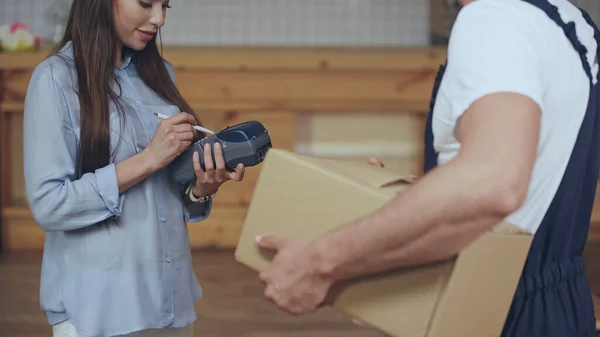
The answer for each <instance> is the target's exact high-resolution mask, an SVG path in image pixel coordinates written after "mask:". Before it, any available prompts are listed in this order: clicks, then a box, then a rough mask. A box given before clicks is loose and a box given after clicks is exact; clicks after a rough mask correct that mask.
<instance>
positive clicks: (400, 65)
mask: <svg viewBox="0 0 600 337" xmlns="http://www.w3.org/2000/svg"><path fill="white" fill-rule="evenodd" d="M164 57H165V58H166V59H167V60H169V62H170V63H171V64H173V66H175V67H176V68H188V69H190V68H193V69H219V70H242V71H255V70H286V69H295V70H302V71H310V70H324V71H326V70H354V71H355V70H362V71H381V70H385V71H389V70H405V69H420V68H437V67H438V66H439V65H440V64H442V63H444V61H445V59H446V50H445V48H428V47H426V48H381V49H376V48H318V49H316V48H315V49H293V48H260V47H259V48H252V47H244V48H196V47H193V48H186V47H175V48H168V49H165V51H164Z"/></svg>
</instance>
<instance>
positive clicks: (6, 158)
mask: <svg viewBox="0 0 600 337" xmlns="http://www.w3.org/2000/svg"><path fill="white" fill-rule="evenodd" d="M11 134H12V132H11V118H10V116H5V115H0V142H1V143H0V179H1V180H0V187H1V188H2V190H1V191H0V205H2V206H5V205H8V204H10V203H11V201H12V199H13V198H12V191H13V188H12V173H11V170H12V160H13V159H12V148H11V145H10V143H11V140H12V139H11Z"/></svg>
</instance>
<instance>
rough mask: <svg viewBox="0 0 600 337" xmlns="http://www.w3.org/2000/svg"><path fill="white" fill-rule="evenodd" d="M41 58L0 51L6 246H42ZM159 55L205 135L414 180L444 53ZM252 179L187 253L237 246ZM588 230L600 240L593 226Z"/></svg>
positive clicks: (253, 174) (232, 187)
mask: <svg viewBox="0 0 600 337" xmlns="http://www.w3.org/2000/svg"><path fill="white" fill-rule="evenodd" d="M44 56H45V52H40V53H32V54H20V55H10V54H6V55H2V54H0V71H1V73H0V76H1V77H0V79H1V82H0V83H1V86H0V89H2V90H0V93H1V95H2V96H0V98H1V101H0V102H1V103H0V104H1V105H0V130H1V132H0V146H1V148H0V149H1V157H0V159H1V163H0V164H1V166H0V167H1V171H0V174H1V177H2V180H1V181H0V182H1V184H2V185H1V189H0V190H1V191H2V195H1V196H2V199H1V200H2V228H3V233H2V234H3V235H2V241H3V244H4V248H5V249H8V250H23V249H40V248H41V247H42V245H43V239H44V233H43V232H42V231H41V230H40V229H39V228H38V227H37V225H36V224H35V222H34V221H33V219H32V217H31V213H30V212H29V210H28V208H27V204H26V200H25V193H24V183H23V173H22V140H21V137H22V133H21V130H22V110H23V99H24V96H25V92H26V88H27V85H28V81H29V76H30V74H31V70H32V68H33V67H34V66H35V65H36V64H38V63H39V62H40V61H41V60H42V59H43V57H44ZM165 58H166V59H168V60H169V61H170V62H171V63H172V64H173V65H174V66H175V69H176V72H177V84H178V87H179V89H180V90H181V92H182V94H183V95H184V96H185V97H186V99H188V101H189V102H190V103H191V105H192V106H193V107H194V108H195V109H196V110H197V111H198V112H199V114H200V116H201V118H202V119H203V123H204V124H205V125H206V126H207V127H208V128H210V129H213V130H215V129H217V130H218V129H221V128H223V127H225V126H227V125H232V124H235V123H237V122H241V121H244V120H249V119H257V120H260V121H261V122H262V123H263V124H265V126H266V127H267V128H268V129H269V132H270V134H271V137H272V139H273V142H274V146H275V147H278V148H284V149H288V150H293V151H301V152H304V153H308V154H313V155H318V156H324V157H334V158H338V159H341V160H351V161H354V160H365V159H366V157H367V156H369V155H371V154H373V155H377V156H379V157H381V158H382V159H384V160H385V161H386V163H387V164H388V166H389V167H392V168H394V169H396V170H398V171H405V172H410V173H414V174H419V173H420V167H421V163H422V158H421V153H422V144H421V143H422V137H423V135H422V131H423V129H424V119H425V114H426V111H427V107H428V103H429V95H430V92H431V85H432V83H433V77H434V75H435V71H436V70H437V67H438V65H439V64H440V63H442V62H443V61H444V58H445V51H444V50H443V49H437V48H433V49H432V48H422V49H386V50H371V49H369V50H364V49H246V48H245V49H228V48H219V49H200V48H171V49H166V50H165ZM259 173H260V168H259V167H258V168H251V169H249V170H248V173H247V175H246V178H245V181H244V182H243V183H241V184H234V183H231V184H226V185H225V186H224V187H223V188H222V189H221V190H220V191H219V194H218V198H217V199H216V200H215V207H214V210H213V213H212V215H211V217H210V218H209V219H208V220H206V221H204V222H202V223H197V224H190V226H189V229H190V236H191V241H192V246H193V247H194V248H204V247H233V246H234V245H235V244H236V243H237V239H238V236H239V233H240V229H241V226H242V224H243V220H244V217H245V215H246V210H247V207H248V205H249V203H250V200H251V198H252V192H253V187H254V184H255V182H256V179H257V177H258V174H259ZM598 209H599V210H600V207H599V208H598ZM592 233H593V235H594V237H595V238H599V239H600V231H598V229H597V228H596V229H595V230H594V231H593V232H592Z"/></svg>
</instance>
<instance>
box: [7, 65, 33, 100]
mask: <svg viewBox="0 0 600 337" xmlns="http://www.w3.org/2000/svg"><path fill="white" fill-rule="evenodd" d="M30 79H31V71H30V70H13V71H6V72H5V73H4V83H3V90H4V102H3V103H5V104H6V103H23V102H24V101H25V95H26V94H27V87H28V86H29V81H30Z"/></svg>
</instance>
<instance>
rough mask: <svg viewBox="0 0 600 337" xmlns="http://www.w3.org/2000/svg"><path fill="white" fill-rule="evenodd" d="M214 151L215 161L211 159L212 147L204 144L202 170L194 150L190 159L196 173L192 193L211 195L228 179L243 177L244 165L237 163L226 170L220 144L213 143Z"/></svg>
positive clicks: (200, 195)
mask: <svg viewBox="0 0 600 337" xmlns="http://www.w3.org/2000/svg"><path fill="white" fill-rule="evenodd" d="M213 147H214V151H215V162H214V163H213V159H212V155H211V153H212V151H211V150H212V149H211V146H210V144H205V145H204V166H205V167H206V170H205V171H203V170H202V167H201V166H200V154H199V153H198V152H194V155H193V157H192V160H193V162H194V171H195V173H196V184H195V186H194V189H193V193H194V195H195V196H197V197H202V196H207V195H211V194H213V193H215V192H217V190H218V189H219V187H220V186H221V185H222V184H223V183H224V182H226V181H228V180H233V181H238V182H239V181H242V180H243V179H244V172H245V167H244V165H243V164H239V165H238V166H237V167H236V169H235V171H233V172H228V171H227V170H226V169H225V159H224V158H223V150H222V149H221V144H219V143H215V144H214V145H213Z"/></svg>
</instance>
